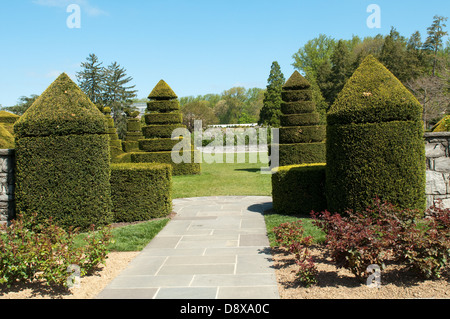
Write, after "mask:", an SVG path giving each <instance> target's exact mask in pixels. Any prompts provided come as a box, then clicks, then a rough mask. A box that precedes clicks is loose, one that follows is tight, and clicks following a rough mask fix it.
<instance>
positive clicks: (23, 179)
mask: <svg viewBox="0 0 450 319" xmlns="http://www.w3.org/2000/svg"><path fill="white" fill-rule="evenodd" d="M14 129H15V132H16V140H15V142H16V188H15V198H16V211H17V213H18V214H22V215H23V216H24V217H25V218H26V217H27V216H31V215H32V214H35V213H37V214H38V216H37V218H38V220H45V219H48V218H50V217H51V218H53V220H54V222H55V223H57V224H58V225H59V226H61V227H64V228H66V229H67V228H69V227H79V228H81V229H88V228H89V227H90V226H91V225H92V224H95V225H98V226H101V225H106V224H108V223H110V222H111V218H112V214H111V196H110V194H111V191H110V183H109V176H110V167H109V165H110V154H109V150H110V148H109V141H110V139H109V136H108V135H107V134H106V132H107V124H106V119H105V116H104V115H103V114H102V113H101V112H100V111H99V109H98V108H97V107H96V106H95V105H94V104H93V103H92V102H91V101H90V100H89V98H88V97H87V96H86V95H85V94H84V93H83V92H82V91H81V89H80V88H79V87H78V86H77V85H76V84H75V83H74V82H73V81H72V80H71V79H70V78H69V77H68V76H67V75H66V74H65V73H63V74H61V75H60V76H59V77H58V78H57V79H56V80H55V81H54V82H53V83H52V84H51V85H50V86H49V87H48V89H47V90H45V92H44V93H42V94H41V96H40V97H39V98H38V99H37V100H36V101H35V102H34V103H33V105H31V107H30V108H29V109H28V110H27V111H26V112H25V114H24V115H23V116H21V118H20V119H19V120H18V121H17V122H16V124H15V126H14Z"/></svg>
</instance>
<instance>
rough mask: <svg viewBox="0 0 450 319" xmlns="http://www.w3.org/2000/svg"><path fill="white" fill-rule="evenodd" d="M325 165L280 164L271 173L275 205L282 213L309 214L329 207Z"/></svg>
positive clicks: (278, 211) (276, 209) (275, 208)
mask: <svg viewBox="0 0 450 319" xmlns="http://www.w3.org/2000/svg"><path fill="white" fill-rule="evenodd" d="M325 171H326V165H325V164H322V163H317V164H300V165H291V166H281V167H278V168H276V169H274V172H273V174H272V199H273V208H274V210H275V211H276V212H277V213H278V214H283V215H299V214H303V215H308V216H309V214H310V213H311V211H313V210H314V211H316V212H321V211H324V210H325V209H327V201H326V196H325Z"/></svg>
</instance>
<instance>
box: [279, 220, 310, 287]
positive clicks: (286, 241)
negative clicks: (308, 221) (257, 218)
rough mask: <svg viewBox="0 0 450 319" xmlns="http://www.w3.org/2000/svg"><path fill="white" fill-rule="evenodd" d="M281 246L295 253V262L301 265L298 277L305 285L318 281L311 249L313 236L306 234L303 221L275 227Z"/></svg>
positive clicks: (308, 285)
mask: <svg viewBox="0 0 450 319" xmlns="http://www.w3.org/2000/svg"><path fill="white" fill-rule="evenodd" d="M273 232H274V234H275V238H276V241H277V243H278V244H279V246H280V247H282V248H284V249H286V250H288V251H289V252H290V253H292V254H294V255H295V262H296V264H297V265H298V266H299V269H298V271H297V279H298V281H299V282H300V284H302V285H303V286H305V287H311V286H312V285H314V284H316V283H317V275H318V270H317V267H316V265H315V264H314V260H313V258H312V256H311V253H310V251H309V247H310V246H311V244H312V243H313V238H312V237H311V236H305V235H304V228H303V222H302V221H301V220H297V221H294V222H289V223H283V224H281V225H279V226H277V227H275V228H274V229H273Z"/></svg>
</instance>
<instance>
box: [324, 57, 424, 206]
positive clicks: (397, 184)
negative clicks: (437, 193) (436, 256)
mask: <svg viewBox="0 0 450 319" xmlns="http://www.w3.org/2000/svg"><path fill="white" fill-rule="evenodd" d="M327 122H328V125H327V141H326V142H327V196H328V206H329V209H330V210H331V211H333V212H343V211H345V210H347V209H353V210H363V209H366V207H367V206H368V205H370V204H371V203H372V202H373V199H374V198H375V197H379V198H380V199H381V200H383V201H388V202H390V203H391V204H393V205H396V206H398V207H400V208H404V209H421V210H423V209H425V206H426V198H425V179H426V177H425V169H426V164H425V161H426V159H425V143H424V140H423V133H424V132H423V122H422V106H421V105H420V103H419V102H418V101H417V99H416V98H415V97H414V96H413V95H412V94H411V92H410V91H408V90H407V89H406V88H405V87H404V86H403V84H402V83H401V82H400V81H399V80H398V79H397V78H396V77H395V76H394V75H393V74H392V73H391V72H390V71H389V70H388V69H386V68H385V67H384V66H383V65H382V64H381V63H380V62H378V61H377V60H376V59H375V58H374V57H373V56H371V55H369V56H368V57H367V58H366V59H364V61H363V62H362V63H361V65H360V66H359V68H358V69H357V70H356V71H355V73H354V74H353V75H352V77H351V78H350V79H349V80H348V81H347V83H346V85H345V86H344V88H343V89H342V91H341V93H339V95H338V97H337V98H336V102H335V103H334V104H333V106H332V107H331V108H330V112H329V113H328V121H327Z"/></svg>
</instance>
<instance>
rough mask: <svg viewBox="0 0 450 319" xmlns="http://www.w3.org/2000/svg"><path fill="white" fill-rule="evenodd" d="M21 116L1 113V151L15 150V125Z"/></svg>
mask: <svg viewBox="0 0 450 319" xmlns="http://www.w3.org/2000/svg"><path fill="white" fill-rule="evenodd" d="M19 117H20V116H19V115H16V114H13V113H10V112H6V111H0V149H14V123H15V122H17V120H18V119H19Z"/></svg>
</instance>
